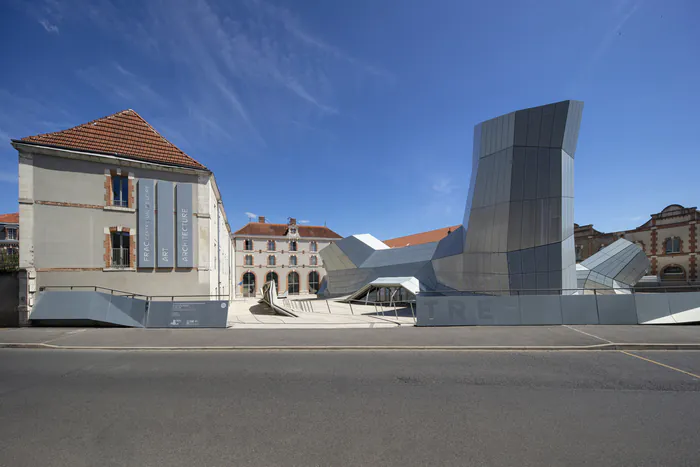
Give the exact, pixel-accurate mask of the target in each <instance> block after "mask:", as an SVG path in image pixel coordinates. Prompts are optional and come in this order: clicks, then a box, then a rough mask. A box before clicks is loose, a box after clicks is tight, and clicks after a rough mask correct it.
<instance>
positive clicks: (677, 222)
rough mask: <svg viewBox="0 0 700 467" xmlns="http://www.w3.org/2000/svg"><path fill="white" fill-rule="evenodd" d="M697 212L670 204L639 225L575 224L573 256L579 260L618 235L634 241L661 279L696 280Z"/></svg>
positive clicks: (692, 208)
mask: <svg viewBox="0 0 700 467" xmlns="http://www.w3.org/2000/svg"><path fill="white" fill-rule="evenodd" d="M699 219H700V212H699V211H698V210H697V208H695V207H691V208H686V207H683V206H681V205H679V204H672V205H670V206H667V207H666V208H664V209H663V210H662V211H661V212H659V213H656V214H652V215H651V218H650V219H649V220H648V221H646V222H645V223H644V224H642V225H640V226H639V227H637V228H635V229H631V230H624V231H621V232H608V233H606V232H600V231H598V230H596V229H594V228H593V224H588V225H575V230H574V235H575V242H576V260H577V261H583V260H585V259H586V258H588V257H589V256H591V255H593V254H594V253H596V252H597V251H599V250H600V249H601V248H604V247H605V246H607V245H610V244H611V243H612V242H614V241H615V240H617V239H619V238H625V239H627V240H629V241H631V242H634V243H637V244H638V245H639V246H640V247H641V248H642V249H643V250H644V252H645V253H646V254H647V256H648V257H649V261H650V263H651V271H650V272H649V274H650V275H654V276H657V277H658V278H659V280H660V281H662V282H697V281H698V270H697V241H698V234H697V221H698V220H699Z"/></svg>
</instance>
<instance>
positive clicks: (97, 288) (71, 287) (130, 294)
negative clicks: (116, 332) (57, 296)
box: [39, 285, 230, 301]
mask: <svg viewBox="0 0 700 467" xmlns="http://www.w3.org/2000/svg"><path fill="white" fill-rule="evenodd" d="M48 289H68V290H74V289H93V290H94V291H95V292H97V291H102V290H104V291H107V292H110V293H111V294H112V295H114V294H121V295H124V296H127V297H134V298H135V297H143V298H145V299H146V300H152V299H162V298H169V299H170V300H171V301H174V300H175V299H176V298H211V297H217V299H219V300H229V299H230V297H229V296H228V295H216V294H192V295H145V294H140V293H135V292H127V291H124V290H117V289H111V288H109V287H102V286H101V285H43V286H41V287H39V292H43V291H45V290H48Z"/></svg>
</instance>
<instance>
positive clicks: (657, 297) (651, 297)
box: [633, 293, 674, 324]
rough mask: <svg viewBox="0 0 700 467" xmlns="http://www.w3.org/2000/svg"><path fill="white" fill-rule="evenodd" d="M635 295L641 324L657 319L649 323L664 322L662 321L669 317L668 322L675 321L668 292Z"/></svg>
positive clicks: (638, 320) (638, 318)
mask: <svg viewBox="0 0 700 467" xmlns="http://www.w3.org/2000/svg"><path fill="white" fill-rule="evenodd" d="M633 296H634V303H635V306H636V308H637V322H638V323H639V324H645V323H649V321H655V323H649V324H664V323H662V322H661V321H664V320H665V319H668V323H674V321H673V318H671V308H670V306H669V303H668V295H667V294H656V293H640V294H635V295H633Z"/></svg>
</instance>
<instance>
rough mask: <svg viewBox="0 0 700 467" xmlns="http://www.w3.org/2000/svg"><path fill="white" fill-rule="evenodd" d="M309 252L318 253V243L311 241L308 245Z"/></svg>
mask: <svg viewBox="0 0 700 467" xmlns="http://www.w3.org/2000/svg"><path fill="white" fill-rule="evenodd" d="M309 251H311V252H313V253H316V252H317V251H318V243H316V242H315V241H312V242H310V243H309Z"/></svg>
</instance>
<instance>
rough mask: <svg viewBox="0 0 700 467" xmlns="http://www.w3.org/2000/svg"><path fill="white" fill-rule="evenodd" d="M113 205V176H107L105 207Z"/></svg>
mask: <svg viewBox="0 0 700 467" xmlns="http://www.w3.org/2000/svg"><path fill="white" fill-rule="evenodd" d="M111 205H112V175H111V172H110V175H107V174H105V206H111Z"/></svg>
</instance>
